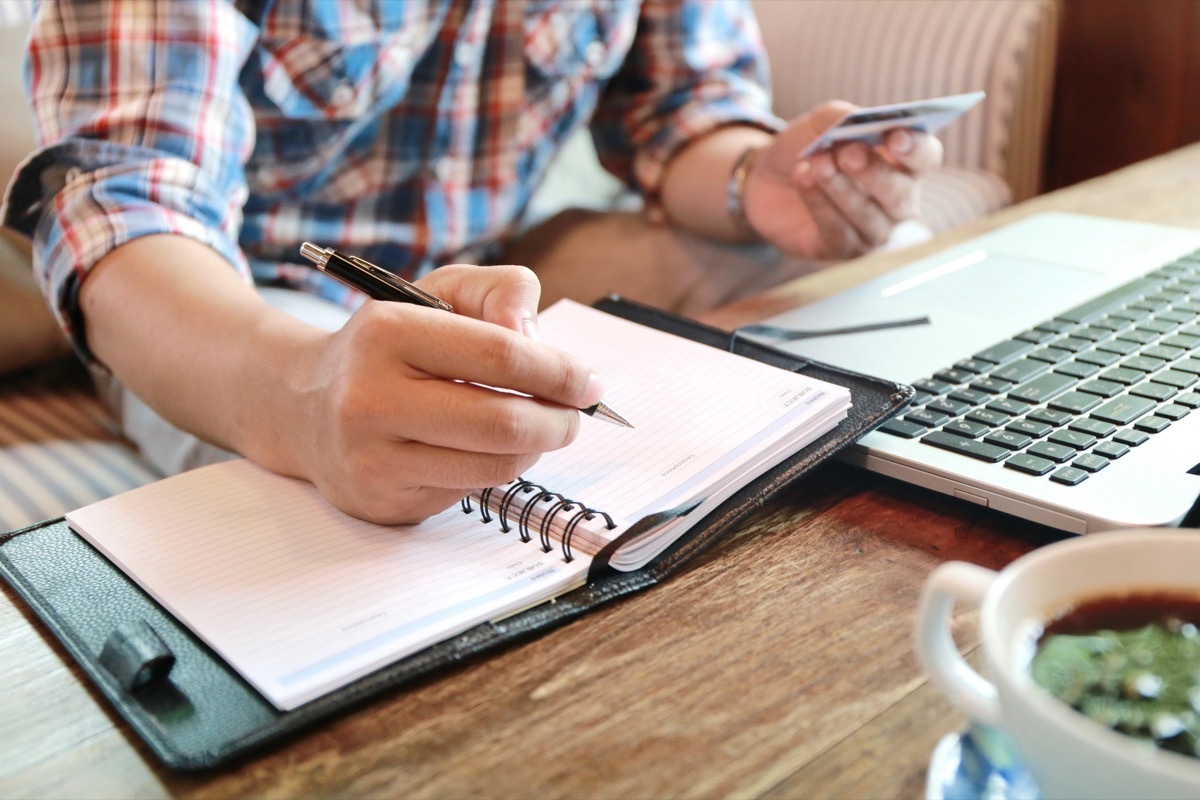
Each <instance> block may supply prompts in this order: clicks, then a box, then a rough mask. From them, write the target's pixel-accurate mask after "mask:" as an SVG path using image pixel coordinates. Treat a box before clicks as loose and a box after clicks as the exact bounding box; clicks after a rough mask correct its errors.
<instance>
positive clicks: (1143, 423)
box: [1133, 414, 1171, 433]
mask: <svg viewBox="0 0 1200 800" xmlns="http://www.w3.org/2000/svg"><path fill="white" fill-rule="evenodd" d="M1170 426H1171V420H1169V419H1167V418H1166V417H1160V416H1158V415H1157V414H1152V415H1150V416H1148V417H1142V418H1141V419H1139V420H1138V421H1137V422H1135V423H1133V427H1135V428H1137V429H1138V430H1139V431H1145V432H1146V433H1161V432H1162V431H1164V430H1166V429H1167V428H1169V427H1170Z"/></svg>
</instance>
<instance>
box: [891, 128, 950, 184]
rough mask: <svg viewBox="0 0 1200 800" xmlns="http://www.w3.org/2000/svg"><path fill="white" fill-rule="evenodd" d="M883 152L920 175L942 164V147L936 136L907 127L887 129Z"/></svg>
mask: <svg viewBox="0 0 1200 800" xmlns="http://www.w3.org/2000/svg"><path fill="white" fill-rule="evenodd" d="M884 147H885V152H886V153H887V155H888V157H889V158H890V159H892V160H893V161H894V162H895V163H896V164H899V165H900V166H902V167H904V168H905V169H907V170H908V171H909V172H911V173H913V174H914V175H922V174H924V173H926V172H929V171H930V170H933V169H937V168H938V167H939V166H941V164H942V157H943V155H944V149H943V146H942V142H941V140H940V139H938V138H937V137H936V136H932V135H930V134H928V133H922V132H920V131H914V130H910V129H907V128H897V129H895V130H891V131H888V133H887V135H886V136H885V137H884Z"/></svg>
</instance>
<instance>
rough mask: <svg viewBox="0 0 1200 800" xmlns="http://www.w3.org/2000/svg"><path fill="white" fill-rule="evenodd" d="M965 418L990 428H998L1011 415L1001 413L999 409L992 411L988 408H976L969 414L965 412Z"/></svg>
mask: <svg viewBox="0 0 1200 800" xmlns="http://www.w3.org/2000/svg"><path fill="white" fill-rule="evenodd" d="M967 419H969V420H971V421H972V422H979V423H982V424H984V425H987V426H988V427H990V428H998V427H1000V426H1001V425H1003V424H1005V423H1006V422H1008V421H1009V420H1010V419H1012V417H1011V416H1009V415H1008V414H1001V413H1000V412H999V411H993V410H991V409H990V408H977V409H975V410H974V411H972V412H971V413H970V414H967Z"/></svg>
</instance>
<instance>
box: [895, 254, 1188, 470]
mask: <svg viewBox="0 0 1200 800" xmlns="http://www.w3.org/2000/svg"><path fill="white" fill-rule="evenodd" d="M1198 381H1200V250H1198V251H1196V252H1194V253H1191V254H1189V255H1187V256H1184V257H1183V258H1180V259H1178V260H1176V261H1173V262H1172V263H1170V264H1167V265H1166V266H1163V267H1161V268H1159V269H1157V270H1156V271H1154V272H1151V273H1150V274H1148V275H1145V276H1143V277H1142V278H1139V279H1137V280H1133V281H1130V282H1129V283H1127V284H1125V285H1124V286H1121V287H1119V288H1117V289H1114V290H1113V291H1110V292H1106V293H1105V294H1103V295H1101V296H1099V297H1097V298H1095V299H1093V300H1091V301H1089V302H1087V303H1083V304H1082V305H1079V306H1076V307H1075V308H1073V309H1071V310H1069V311H1066V312H1065V313H1063V314H1060V315H1059V316H1056V317H1055V318H1053V319H1051V320H1047V321H1046V322H1044V323H1042V324H1041V325H1038V326H1036V327H1034V328H1031V329H1030V330H1028V331H1025V332H1024V333H1022V334H1020V335H1019V336H1016V337H1014V338H1013V339H1010V340H1008V341H1004V342H1000V343H998V344H996V345H993V346H992V347H989V348H987V349H986V350H983V351H981V352H979V353H976V354H975V355H974V356H973V357H971V358H968V359H965V360H963V361H959V362H958V363H957V364H954V365H953V366H951V367H948V368H946V369H943V370H940V371H938V372H937V373H935V374H934V375H931V376H930V377H928V378H925V379H923V380H919V381H915V382H914V383H913V384H912V385H913V388H915V389H916V390H917V395H916V397H915V398H914V400H913V403H912V405H911V406H910V407H909V409H908V411H907V412H906V413H904V414H903V415H901V416H898V417H894V418H893V419H891V420H889V421H888V422H886V423H884V424H883V425H882V426H880V428H879V430H881V431H883V432H885V433H889V434H891V435H893V436H899V437H902V438H905V439H918V440H920V442H921V443H922V444H927V445H930V446H932V447H938V448H941V449H944V450H949V451H952V452H955V453H960V454H962V455H964V456H967V457H969V458H975V459H979V460H981V461H986V462H992V463H995V464H997V465H1000V466H1002V467H1004V468H1007V469H1013V470H1017V471H1018V472H1021V473H1025V474H1027V475H1030V476H1034V477H1039V478H1045V477H1046V476H1048V479H1049V480H1053V481H1057V482H1059V483H1063V484H1066V485H1068V486H1075V485H1078V484H1080V483H1082V482H1083V481H1085V480H1087V479H1088V477H1089V476H1091V475H1093V474H1095V473H1097V472H1099V471H1100V470H1102V469H1104V468H1105V467H1107V466H1108V465H1109V464H1110V463H1111V462H1113V461H1115V460H1117V459H1119V458H1121V457H1122V456H1124V455H1125V454H1127V453H1129V452H1130V450H1131V449H1132V448H1135V447H1138V446H1140V445H1142V444H1144V443H1145V442H1147V441H1148V440H1149V439H1150V438H1151V437H1153V436H1158V435H1160V434H1162V432H1163V431H1164V430H1167V429H1168V428H1169V427H1170V426H1171V423H1172V422H1175V421H1177V420H1180V419H1182V418H1183V417H1185V416H1187V415H1188V414H1189V413H1190V412H1192V411H1194V410H1195V409H1197V408H1200V391H1197V389H1200V386H1198V385H1197V382H1198Z"/></svg>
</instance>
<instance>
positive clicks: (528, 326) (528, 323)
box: [521, 317, 542, 342]
mask: <svg viewBox="0 0 1200 800" xmlns="http://www.w3.org/2000/svg"><path fill="white" fill-rule="evenodd" d="M521 332H522V333H524V334H525V335H526V336H528V337H529V338H530V339H532V340H533V341H535V342H540V341H541V340H542V332H541V330H539V329H538V324H537V318H536V317H528V318H526V319H523V320H521Z"/></svg>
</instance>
